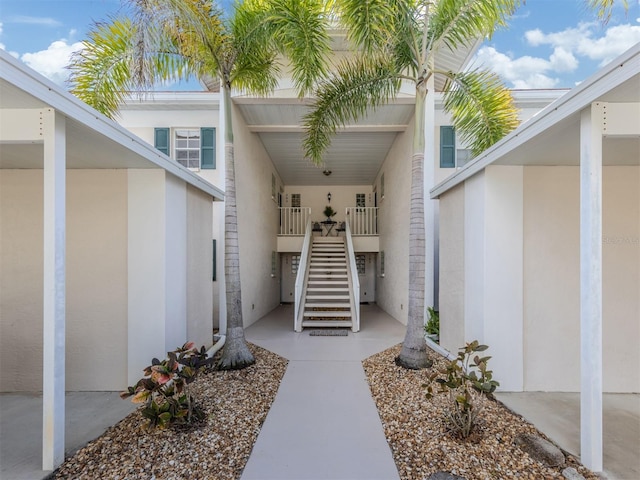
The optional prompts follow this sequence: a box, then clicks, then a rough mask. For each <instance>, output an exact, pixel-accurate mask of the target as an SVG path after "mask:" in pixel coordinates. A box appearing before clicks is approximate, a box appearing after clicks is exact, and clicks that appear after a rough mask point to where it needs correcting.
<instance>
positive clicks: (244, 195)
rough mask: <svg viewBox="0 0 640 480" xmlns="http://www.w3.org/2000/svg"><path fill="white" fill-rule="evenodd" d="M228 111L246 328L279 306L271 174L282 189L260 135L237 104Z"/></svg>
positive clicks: (274, 205) (274, 212) (276, 210)
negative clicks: (234, 174) (272, 270)
mask: <svg viewBox="0 0 640 480" xmlns="http://www.w3.org/2000/svg"><path fill="white" fill-rule="evenodd" d="M232 108H233V118H234V122H233V128H234V130H233V134H234V145H235V152H234V153H235V166H236V196H237V205H238V241H239V245H240V252H241V254H240V280H241V283H242V316H243V321H244V326H245V327H248V326H249V325H251V324H252V323H254V322H255V321H256V320H258V319H260V318H261V317H263V316H264V315H266V314H267V313H269V312H270V311H271V310H273V309H274V308H275V307H277V306H278V304H279V303H280V282H279V278H280V275H279V267H278V263H279V262H278V261H277V258H276V272H275V276H273V277H272V275H271V273H272V272H271V260H272V252H276V251H277V242H276V237H277V234H278V214H279V211H278V205H277V203H276V200H275V199H273V198H272V196H271V175H272V174H274V175H276V183H277V185H282V181H281V180H280V178H279V177H278V175H277V172H276V171H275V168H274V166H273V163H272V162H271V159H270V158H269V156H268V155H267V152H266V150H265V149H264V146H263V145H262V142H261V141H260V138H259V137H258V134H256V133H252V132H250V131H249V130H248V128H247V127H246V124H245V122H244V119H243V117H242V114H241V112H240V110H239V109H238V108H237V107H236V106H235V105H233V106H232ZM276 255H277V253H276Z"/></svg>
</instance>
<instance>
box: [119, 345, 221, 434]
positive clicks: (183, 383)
mask: <svg viewBox="0 0 640 480" xmlns="http://www.w3.org/2000/svg"><path fill="white" fill-rule="evenodd" d="M167 356H168V358H166V359H165V360H162V361H160V360H158V359H157V358H154V359H153V360H151V365H149V366H148V367H147V368H145V369H144V377H142V378H141V379H140V380H139V381H138V383H136V384H135V386H133V387H128V389H127V390H126V391H125V392H122V393H120V397H121V398H123V399H124V398H129V397H133V398H132V399H131V401H132V402H133V403H144V404H145V405H144V408H143V409H142V415H143V416H144V417H145V418H147V419H149V423H148V425H147V428H148V429H153V428H166V427H168V426H170V425H174V424H190V423H193V422H195V421H199V420H202V419H204V417H205V414H204V411H203V410H202V409H200V408H199V407H198V406H197V405H196V404H195V401H194V398H193V396H192V395H191V394H190V392H189V386H190V385H191V383H193V381H194V380H195V379H196V377H197V376H198V374H199V373H201V372H202V371H204V370H205V369H206V368H207V367H209V366H211V359H207V352H206V350H205V348H204V346H203V347H202V348H201V349H200V350H199V351H198V350H197V349H196V348H194V344H193V343H192V342H189V343H185V344H184V345H183V346H182V347H180V348H177V349H176V350H174V351H172V352H167Z"/></svg>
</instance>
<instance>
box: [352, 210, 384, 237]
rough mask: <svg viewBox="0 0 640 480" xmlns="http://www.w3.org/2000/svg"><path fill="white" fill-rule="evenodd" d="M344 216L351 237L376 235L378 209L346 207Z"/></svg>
mask: <svg viewBox="0 0 640 480" xmlns="http://www.w3.org/2000/svg"><path fill="white" fill-rule="evenodd" d="M346 214H347V222H346V223H348V224H349V226H350V227H351V232H352V233H351V234H352V235H354V236H359V235H378V207H347V208H346Z"/></svg>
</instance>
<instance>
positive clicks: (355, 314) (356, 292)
mask: <svg viewBox="0 0 640 480" xmlns="http://www.w3.org/2000/svg"><path fill="white" fill-rule="evenodd" d="M344 236H345V239H346V240H347V258H348V259H349V261H348V262H347V265H348V266H349V268H348V270H349V283H350V284H351V295H350V297H351V299H350V302H351V318H352V325H351V330H353V331H354V332H358V331H359V330H360V279H359V278H358V266H357V265H356V252H355V250H354V249H353V240H352V239H351V227H350V226H349V222H346V225H345V232H344Z"/></svg>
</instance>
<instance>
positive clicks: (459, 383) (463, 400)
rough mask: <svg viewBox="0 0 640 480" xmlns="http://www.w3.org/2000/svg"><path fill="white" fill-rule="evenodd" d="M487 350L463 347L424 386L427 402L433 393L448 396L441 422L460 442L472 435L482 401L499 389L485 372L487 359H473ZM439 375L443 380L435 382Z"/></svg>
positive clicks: (488, 372) (469, 345) (487, 371)
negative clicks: (446, 425)
mask: <svg viewBox="0 0 640 480" xmlns="http://www.w3.org/2000/svg"><path fill="white" fill-rule="evenodd" d="M488 348H489V347H487V346H486V345H480V344H479V343H478V341H477V340H474V341H473V342H471V343H467V344H466V346H465V347H463V348H461V349H460V351H459V352H458V356H457V357H456V358H455V359H454V360H452V361H450V362H449V363H448V364H447V365H446V367H445V368H444V369H441V370H440V371H439V372H436V373H434V374H433V375H431V376H430V377H429V383H428V384H426V385H424V386H425V387H426V388H427V398H429V399H430V398H432V397H433V395H434V393H446V394H448V395H449V400H450V401H449V409H448V411H447V412H446V418H445V420H446V422H447V424H448V425H449V427H450V428H451V431H452V432H453V433H454V434H457V435H460V436H461V437H462V438H467V437H468V436H469V435H470V434H471V432H472V431H473V428H474V426H475V425H476V423H477V420H478V418H479V416H480V414H481V412H482V403H483V401H484V397H485V396H489V395H491V394H492V393H493V392H494V391H495V389H496V387H498V386H499V385H500V384H499V383H498V382H497V381H495V380H493V372H492V371H491V370H488V369H487V362H488V361H489V359H490V358H491V357H480V356H479V355H474V354H476V353H478V352H483V351H485V350H487V349H488ZM472 356H473V358H472ZM442 374H444V375H445V378H442V377H440V378H438V377H439V375H442ZM434 383H437V384H438V385H439V386H440V389H439V390H438V391H437V392H434V389H433V387H434Z"/></svg>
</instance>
